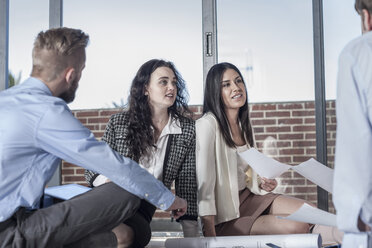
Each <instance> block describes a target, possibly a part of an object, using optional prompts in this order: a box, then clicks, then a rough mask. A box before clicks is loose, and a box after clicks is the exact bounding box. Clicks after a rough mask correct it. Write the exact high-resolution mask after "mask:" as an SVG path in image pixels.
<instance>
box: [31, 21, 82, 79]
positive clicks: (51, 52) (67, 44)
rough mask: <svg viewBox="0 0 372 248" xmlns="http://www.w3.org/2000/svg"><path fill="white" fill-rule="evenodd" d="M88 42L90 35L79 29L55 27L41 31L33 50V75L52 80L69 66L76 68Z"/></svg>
mask: <svg viewBox="0 0 372 248" xmlns="http://www.w3.org/2000/svg"><path fill="white" fill-rule="evenodd" d="M88 42H89V36H88V35H87V34H85V33H84V32H83V31H81V30H79V29H72V28H54V29H49V30H47V31H45V32H44V31H42V32H40V33H39V34H38V35H37V37H36V39H35V42H34V48H33V50H32V73H31V76H38V77H42V78H43V79H45V80H46V81H52V80H54V79H55V78H56V77H57V75H59V74H60V73H61V72H63V70H64V69H66V68H67V67H68V66H72V67H74V68H76V66H77V65H78V64H79V63H80V62H81V60H82V58H80V57H81V56H82V55H84V53H83V52H84V51H85V48H86V46H87V45H88ZM79 55H80V57H79ZM84 58H85V57H84Z"/></svg>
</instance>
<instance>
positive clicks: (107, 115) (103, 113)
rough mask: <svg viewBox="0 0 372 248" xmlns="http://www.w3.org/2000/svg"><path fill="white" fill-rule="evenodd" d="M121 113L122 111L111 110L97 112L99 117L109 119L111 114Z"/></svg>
mask: <svg viewBox="0 0 372 248" xmlns="http://www.w3.org/2000/svg"><path fill="white" fill-rule="evenodd" d="M121 111H123V110H122V109H112V110H101V111H99V116H101V117H111V115H113V114H117V113H120V112H121Z"/></svg>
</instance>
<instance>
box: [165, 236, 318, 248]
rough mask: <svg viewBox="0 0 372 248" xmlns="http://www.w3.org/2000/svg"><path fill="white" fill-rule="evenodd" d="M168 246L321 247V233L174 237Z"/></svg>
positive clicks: (216, 247) (167, 247)
mask: <svg viewBox="0 0 372 248" xmlns="http://www.w3.org/2000/svg"><path fill="white" fill-rule="evenodd" d="M165 247H166V248H236V247H239V248H264V247H285V248H298V247H301V248H319V247H321V238H320V235H319V234H288V235H250V236H224V237H209V238H174V239H167V240H166V241H165Z"/></svg>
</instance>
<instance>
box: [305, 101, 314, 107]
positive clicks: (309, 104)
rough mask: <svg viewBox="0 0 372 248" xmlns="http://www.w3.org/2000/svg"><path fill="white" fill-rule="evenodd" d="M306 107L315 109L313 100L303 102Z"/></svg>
mask: <svg viewBox="0 0 372 248" xmlns="http://www.w3.org/2000/svg"><path fill="white" fill-rule="evenodd" d="M305 108H306V109H315V102H305Z"/></svg>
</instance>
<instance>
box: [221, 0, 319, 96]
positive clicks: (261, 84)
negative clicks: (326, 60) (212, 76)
mask: <svg viewBox="0 0 372 248" xmlns="http://www.w3.org/2000/svg"><path fill="white" fill-rule="evenodd" d="M217 2H218V5H217V13H218V15H217V18H218V20H217V24H218V33H217V35H218V61H219V62H222V61H228V62H232V63H234V64H236V65H237V66H238V67H239V68H240V69H241V71H242V72H243V73H244V75H245V78H246V81H247V84H248V92H249V93H248V95H249V98H250V102H273V101H276V102H277V101H299V100H300V101H303V100H314V69H313V68H314V65H313V63H314V60H313V28H312V1H310V0H307V1H298V0H280V1H278V0H236V1H227V0H218V1H217Z"/></svg>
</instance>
